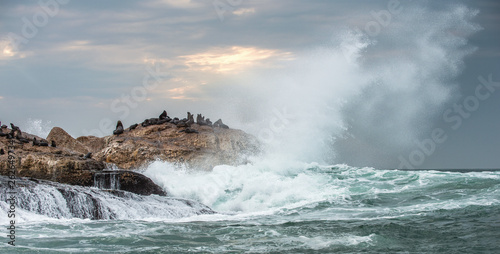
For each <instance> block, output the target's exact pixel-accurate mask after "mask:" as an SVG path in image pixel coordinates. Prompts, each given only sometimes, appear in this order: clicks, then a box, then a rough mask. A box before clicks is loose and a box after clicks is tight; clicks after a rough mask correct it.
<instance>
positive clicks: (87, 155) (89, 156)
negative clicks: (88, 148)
mask: <svg viewBox="0 0 500 254" xmlns="http://www.w3.org/2000/svg"><path fill="white" fill-rule="evenodd" d="M83 158H84V159H92V153H87V154H85V156H83Z"/></svg>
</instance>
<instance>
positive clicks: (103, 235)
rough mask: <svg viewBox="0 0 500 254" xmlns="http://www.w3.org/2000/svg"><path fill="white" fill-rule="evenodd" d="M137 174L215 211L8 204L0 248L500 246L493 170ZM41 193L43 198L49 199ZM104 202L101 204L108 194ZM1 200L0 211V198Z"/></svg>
mask: <svg viewBox="0 0 500 254" xmlns="http://www.w3.org/2000/svg"><path fill="white" fill-rule="evenodd" d="M144 174H146V175H147V176H149V177H151V178H152V179H153V180H154V181H155V182H157V183H158V184H159V185H161V186H163V187H164V188H165V189H166V190H167V191H168V193H169V194H170V195H171V196H173V197H178V198H184V199H189V200H193V201H198V202H200V203H202V204H205V205H207V206H209V207H210V208H212V209H213V210H215V211H216V212H217V213H216V214H203V215H194V216H193V215H192V214H185V216H184V215H183V214H179V212H177V213H166V214H163V213H160V214H158V213H155V212H151V213H149V212H147V210H141V209H140V208H138V206H141V205H146V203H144V202H148V201H147V200H146V201H144V200H143V201H140V202H143V203H140V202H139V201H137V203H134V204H131V205H130V211H128V209H127V208H124V207H119V208H116V210H120V212H121V213H122V214H124V215H123V216H121V217H120V218H119V219H115V220H88V219H79V218H71V217H68V216H67V215H61V216H57V215H54V214H53V213H52V214H49V215H47V214H45V215H44V214H43V211H38V212H37V211H22V210H18V211H17V215H18V217H17V221H16V223H17V224H16V225H17V228H16V242H15V243H16V246H15V247H12V246H10V245H8V244H7V241H8V239H7V237H5V235H6V234H7V229H6V225H7V224H6V223H8V222H7V220H6V218H1V219H2V220H1V222H2V225H3V226H2V228H3V230H4V231H5V232H4V233H3V235H4V237H3V238H2V239H3V242H2V243H0V253H244V252H245V253H360V252H367V253H499V250H500V249H499V248H500V171H499V170H488V171H482V170H475V169H470V170H461V171H453V170H413V171H412V170H405V171H402V170H379V169H374V168H355V167H349V166H346V165H328V166H327V165H320V164H316V163H298V162H287V163H270V162H261V163H254V164H249V165H243V166H238V167H231V166H218V167H216V168H215V169H214V170H213V171H212V172H196V171H189V170H186V169H183V168H178V167H175V166H174V165H172V164H169V163H166V162H160V161H157V162H154V163H153V164H151V165H150V166H149V167H148V168H147V169H146V170H145V171H144ZM97 191H98V190H97ZM40 195H42V196H43V194H40ZM103 195H104V194H103ZM53 196H54V195H52V196H51V195H48V196H47V197H46V198H45V199H44V200H45V201H43V202H47V204H49V203H51V202H54V201H52V200H51V197H52V198H54V197H53ZM98 198H100V197H98ZM101 198H102V197H101ZM40 202H42V201H40ZM130 202H136V201H134V200H131V201H130ZM49 206H50V205H49ZM109 206H110V209H111V210H113V209H114V208H113V206H117V205H114V204H109ZM42 207H43V204H42ZM1 208H2V210H3V212H2V214H3V216H2V217H6V216H7V211H6V209H7V206H6V204H5V203H4V202H1ZM168 209H173V210H175V209H176V208H175V207H173V208H168ZM42 210H43V209H42ZM179 211H182V210H179ZM172 214H174V215H172ZM57 217H58V218H57Z"/></svg>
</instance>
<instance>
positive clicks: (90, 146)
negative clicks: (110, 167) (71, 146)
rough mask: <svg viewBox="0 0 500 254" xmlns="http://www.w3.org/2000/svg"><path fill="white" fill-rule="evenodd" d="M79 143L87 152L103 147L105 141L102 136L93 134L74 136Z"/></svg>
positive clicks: (94, 151) (93, 151)
mask: <svg viewBox="0 0 500 254" xmlns="http://www.w3.org/2000/svg"><path fill="white" fill-rule="evenodd" d="M76 141H78V142H79V143H80V144H82V145H83V146H84V147H85V148H86V149H87V151H88V152H92V153H97V152H99V151H101V150H102V149H104V147H105V146H106V142H105V141H104V138H99V137H95V136H82V137H78V138H76Z"/></svg>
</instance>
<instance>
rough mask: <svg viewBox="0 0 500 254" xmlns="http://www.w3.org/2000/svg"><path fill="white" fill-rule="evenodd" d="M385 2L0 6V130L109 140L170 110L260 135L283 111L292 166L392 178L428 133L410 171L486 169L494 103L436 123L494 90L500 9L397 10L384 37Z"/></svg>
mask: <svg viewBox="0 0 500 254" xmlns="http://www.w3.org/2000/svg"><path fill="white" fill-rule="evenodd" d="M391 2H394V1H389V0H387V1H320V0H317V1H299V0H291V1H257V0H242V1H226V0H220V1H218V0H216V1H211V0H208V1H206V0H197V1H189V0H179V1H175V0H151V1H76V0H72V1H71V0H64V1H63V0H59V1H56V0H42V1H39V2H38V1H9V0H0V80H1V83H0V84H1V85H0V86H1V87H0V121H2V124H6V123H10V122H13V123H16V124H17V125H19V126H20V127H21V128H22V129H25V130H26V129H29V130H31V131H33V132H36V133H37V134H39V135H42V134H45V135H46V134H47V131H49V130H50V128H51V127H53V126H59V127H62V128H64V129H65V130H67V131H68V132H69V133H70V134H71V135H73V136H74V137H77V136H81V135H90V134H92V135H109V134H110V133H111V129H110V128H113V125H114V123H115V122H116V121H117V120H122V121H123V122H124V124H125V125H129V124H132V123H135V122H141V121H142V120H143V119H145V118H150V117H155V116H157V115H159V114H160V113H161V112H162V111H163V110H164V109H166V110H167V112H168V113H169V115H171V116H179V117H181V118H182V117H185V115H186V112H187V111H190V112H192V113H203V114H204V115H206V116H207V117H210V118H211V119H212V120H217V119H218V118H222V119H223V120H224V122H225V123H227V124H228V125H229V126H231V127H234V128H239V129H243V130H245V131H248V132H250V133H252V134H254V135H256V136H259V134H262V129H263V128H266V126H267V125H268V124H269V122H270V119H272V117H273V114H274V115H275V113H273V110H278V111H283V110H289V112H291V114H293V115H294V117H296V119H294V120H293V123H295V125H294V124H291V125H289V126H287V130H289V131H288V132H285V133H284V134H282V136H280V137H276V139H277V140H278V141H279V142H275V145H277V146H287V147H293V146H295V147H297V151H293V149H292V151H290V152H291V154H294V155H295V154H296V153H297V152H298V151H301V150H304V149H303V147H304V146H305V145H307V144H308V145H311V146H313V147H323V146H324V147H331V146H332V142H330V141H333V144H334V145H333V150H324V149H323V148H321V150H322V151H328V152H327V153H331V154H332V156H326V157H328V158H327V159H326V160H327V161H328V162H332V163H347V164H351V165H353V166H374V167H379V168H380V167H384V168H396V167H398V166H399V165H400V163H401V160H400V157H401V156H402V157H404V158H407V159H408V158H409V159H411V154H412V152H413V151H415V150H416V149H417V150H418V149H419V148H418V144H417V143H418V141H422V140H425V139H427V138H429V137H431V133H432V131H433V130H435V129H436V128H440V129H442V130H443V131H444V132H445V135H446V137H447V138H446V141H444V142H443V143H441V144H437V145H436V148H435V151H433V152H432V153H430V154H428V155H427V154H426V155H425V158H424V160H423V161H422V163H421V164H420V163H419V165H414V166H418V167H421V168H498V167H499V166H498V165H500V156H498V154H499V152H500V149H499V148H500V135H498V130H499V129H500V117H499V115H498V113H499V110H498V109H499V108H500V100H499V99H500V92H496V93H492V94H491V96H489V98H488V99H485V100H480V101H479V102H480V105H478V107H477V109H475V110H474V111H473V112H469V113H470V115H467V117H462V119H461V120H462V121H461V124H460V126H459V127H458V128H456V129H455V128H452V126H453V124H454V123H456V122H455V121H453V122H452V121H446V120H445V119H444V118H443V114H444V113H445V112H446V111H447V110H448V109H453V105H454V104H456V103H457V104H463V101H464V99H466V98H467V96H470V95H474V94H475V91H476V89H477V86H478V85H479V84H480V82H479V81H478V77H479V76H482V77H485V78H486V79H487V78H488V75H490V74H491V75H492V78H493V80H494V81H500V61H499V57H500V50H499V46H498V45H500V27H499V26H498V24H500V18H499V17H500V3H498V2H497V1H493V0H492V1H486V0H483V1H462V2H457V1H439V2H438V3H435V2H436V1H410V2H408V1H400V2H399V4H398V5H395V6H393V7H394V8H395V9H396V10H398V11H396V12H394V13H392V14H391V16H390V20H385V21H387V24H383V23H384V22H385V21H384V20H377V17H376V16H377V13H379V14H380V13H381V11H389V10H390V9H391V7H390V3H391ZM395 2H398V1H395ZM40 3H49V5H48V7H44V6H43V4H40ZM54 3H56V4H57V5H54ZM214 3H216V4H215V5H214ZM230 3H233V5H231V4H230ZM374 13H375V14H374ZM374 15H375V16H374ZM382 18H384V17H382ZM370 22H372V23H370ZM373 22H378V23H373ZM380 22H382V23H380ZM367 24H378V27H379V28H380V30H379V31H377V30H366V28H367V27H369V26H367ZM371 28H373V29H374V27H371ZM13 36H14V37H13ZM15 36H19V37H15ZM12 38H17V41H16V40H14V41H12ZM20 38H21V39H20ZM21 40H22V41H21ZM145 82H147V83H145ZM285 108H286V109H285ZM455 115H456V114H449V115H448V116H449V117H452V116H455ZM325 119H328V120H325ZM110 123H111V124H110ZM306 130H307V131H306ZM313 133H314V134H313ZM261 136H262V135H261ZM276 136H278V135H277V134H276ZM280 138H281V139H282V140H279V139H280ZM291 140H293V142H291ZM325 140H328V142H326V141H325ZM423 152H425V151H423ZM305 159H311V160H313V159H316V158H309V157H305Z"/></svg>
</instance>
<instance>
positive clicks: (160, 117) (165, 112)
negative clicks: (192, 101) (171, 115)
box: [158, 110, 167, 120]
mask: <svg viewBox="0 0 500 254" xmlns="http://www.w3.org/2000/svg"><path fill="white" fill-rule="evenodd" d="M166 118H167V111H165V110H163V112H162V113H161V115H160V116H159V117H158V119H160V120H163V119H166Z"/></svg>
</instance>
